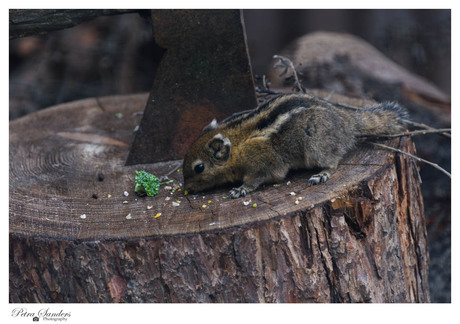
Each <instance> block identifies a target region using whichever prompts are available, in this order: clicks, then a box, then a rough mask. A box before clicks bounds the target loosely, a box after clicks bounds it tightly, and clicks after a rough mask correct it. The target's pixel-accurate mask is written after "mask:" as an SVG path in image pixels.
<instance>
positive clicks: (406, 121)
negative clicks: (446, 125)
mask: <svg viewBox="0 0 460 324" xmlns="http://www.w3.org/2000/svg"><path fill="white" fill-rule="evenodd" d="M403 122H405V123H406V124H408V125H412V126H415V127H419V128H423V129H428V130H434V129H435V128H433V127H431V126H428V125H425V124H422V123H417V122H414V121H411V120H408V119H404V120H403ZM441 134H442V135H444V136H446V137H449V138H451V136H450V134H449V133H441Z"/></svg>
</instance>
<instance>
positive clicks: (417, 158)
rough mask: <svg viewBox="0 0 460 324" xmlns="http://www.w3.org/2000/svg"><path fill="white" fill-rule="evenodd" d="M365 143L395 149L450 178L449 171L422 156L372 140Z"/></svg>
mask: <svg viewBox="0 0 460 324" xmlns="http://www.w3.org/2000/svg"><path fill="white" fill-rule="evenodd" d="M367 143H369V144H372V145H375V146H378V147H382V148H385V149H387V150H391V151H395V152H398V153H401V154H404V155H407V156H410V157H411V158H413V159H415V160H417V161H419V162H423V163H426V164H429V165H431V166H432V167H433V168H435V169H438V170H439V171H441V172H443V173H445V174H446V175H447V176H448V177H449V178H452V176H451V174H450V173H449V172H447V171H446V170H444V169H443V168H441V167H440V166H439V165H437V164H436V163H433V162H430V161H427V160H424V159H422V158H419V157H418V156H415V155H412V154H410V153H407V152H404V151H401V150H400V149H397V148H394V147H391V146H387V145H384V144H380V143H374V142H367Z"/></svg>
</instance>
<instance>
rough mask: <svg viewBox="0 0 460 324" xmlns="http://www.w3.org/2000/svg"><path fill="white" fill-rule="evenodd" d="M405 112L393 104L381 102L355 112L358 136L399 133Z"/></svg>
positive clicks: (402, 125)
mask: <svg viewBox="0 0 460 324" xmlns="http://www.w3.org/2000/svg"><path fill="white" fill-rule="evenodd" d="M408 117H409V114H408V113H407V110H406V109H404V108H402V107H401V106H399V105H398V104H397V103H395V102H383V103H380V104H378V105H377V106H373V107H369V108H363V109H359V110H357V111H356V118H357V125H358V126H357V133H358V136H378V135H390V134H397V133H401V132H402V131H403V130H404V125H405V120H407V119H408Z"/></svg>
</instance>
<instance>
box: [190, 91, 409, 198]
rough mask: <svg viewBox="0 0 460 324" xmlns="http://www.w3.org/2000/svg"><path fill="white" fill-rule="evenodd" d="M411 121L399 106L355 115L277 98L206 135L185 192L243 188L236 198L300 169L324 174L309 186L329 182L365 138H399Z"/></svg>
mask: <svg viewBox="0 0 460 324" xmlns="http://www.w3.org/2000/svg"><path fill="white" fill-rule="evenodd" d="M406 115H407V113H406V112H405V110H404V109H402V108H400V107H399V106H398V105H396V104H395V103H382V104H379V105H376V106H374V107H369V108H364V109H360V110H357V111H356V112H354V111H350V110H346V109H341V108H337V107H335V106H333V105H332V104H330V103H328V102H326V101H324V100H321V99H319V98H316V97H312V96H309V95H301V94H290V95H281V96H278V97H275V98H273V99H271V100H269V101H268V102H266V103H264V104H262V105H261V106H259V107H258V108H256V109H254V110H249V111H244V112H241V113H238V114H235V115H233V116H230V117H229V118H227V119H225V120H223V121H222V122H221V123H220V124H218V123H217V122H216V121H215V120H214V121H212V122H211V123H210V124H209V125H208V126H206V127H205V128H204V129H203V132H202V134H201V135H200V137H199V138H198V139H197V140H196V141H195V142H194V143H193V144H192V145H191V147H190V149H189V151H188V153H187V155H186V156H185V159H184V165H183V171H184V182H185V189H186V190H188V191H189V192H191V193H193V192H200V191H204V190H207V189H211V188H214V187H216V186H220V185H224V184H226V183H240V184H241V186H239V187H237V188H234V189H232V190H231V191H230V196H231V197H232V198H237V197H240V196H244V195H246V194H247V193H248V192H251V191H253V190H255V189H257V188H258V187H259V186H260V185H261V184H263V183H269V182H278V181H281V180H283V179H284V177H285V176H286V174H287V173H288V171H289V170H292V169H299V168H307V169H311V168H322V169H324V170H323V171H321V172H320V173H319V174H316V175H314V176H312V177H311V178H310V179H309V184H318V183H320V182H325V181H326V180H327V179H328V178H329V177H330V175H331V172H333V171H334V170H335V169H336V168H337V165H338V163H339V162H340V160H341V159H342V158H343V156H344V155H345V154H346V153H347V152H348V151H350V150H351V149H353V147H354V146H355V144H356V142H357V140H358V138H359V137H360V136H378V135H385V134H393V133H397V132H400V131H402V130H403V125H404V123H403V119H404V118H406Z"/></svg>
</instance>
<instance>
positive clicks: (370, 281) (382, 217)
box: [9, 94, 430, 303]
mask: <svg viewBox="0 0 460 324" xmlns="http://www.w3.org/2000/svg"><path fill="white" fill-rule="evenodd" d="M147 97H148V95H147V94H142V95H131V96H113V97H106V98H99V99H87V100H82V101H77V102H72V103H68V104H63V105H59V106H56V107H53V108H49V109H46V110H43V111H40V112H37V113H34V114H32V115H29V116H26V117H23V118H21V119H18V120H15V121H13V122H11V123H10V228H9V230H10V234H9V239H10V267H9V269H10V278H9V280H10V297H9V300H10V302H14V303H17V302H21V303H30V302H72V303H76V302H105V303H107V302H429V301H430V297H429V290H428V283H427V278H428V273H427V271H428V263H429V261H428V254H427V242H426V229H425V223H424V217H423V202H422V198H421V193H420V186H419V183H418V179H417V170H416V168H414V164H413V162H412V160H410V159H409V158H407V157H406V156H404V155H399V154H398V155H395V154H394V153H391V152H388V151H385V150H381V149H376V148H374V147H370V146H365V145H360V146H359V147H358V148H357V150H356V151H354V152H352V153H350V154H348V155H347V156H346V158H345V159H344V160H343V161H342V163H341V164H340V165H339V168H338V170H337V172H336V173H334V174H333V175H332V177H331V179H330V180H329V181H328V182H326V183H325V184H321V185H318V186H314V187H307V179H308V178H309V176H310V175H311V174H312V172H310V171H302V172H295V173H292V174H290V175H289V177H288V178H287V179H286V181H285V182H283V183H281V184H278V185H266V186H265V187H263V188H261V189H259V190H257V191H255V192H253V193H251V194H249V195H248V196H247V197H245V198H242V199H236V200H231V199H225V196H226V194H227V190H228V189H220V190H215V191H212V192H207V193H204V194H200V195H184V193H183V191H179V190H176V191H174V192H172V191H168V190H166V189H168V188H166V187H165V186H162V187H161V190H160V193H159V194H158V195H157V196H155V197H137V196H136V195H135V193H134V176H135V173H134V171H135V170H143V169H144V170H146V171H148V172H151V173H153V174H155V175H157V176H158V177H161V176H164V175H169V178H170V179H174V180H175V181H174V183H173V184H171V187H172V188H173V189H174V187H175V185H177V184H180V183H181V182H182V179H183V177H182V174H181V170H180V168H181V161H168V162H159V163H156V164H149V165H136V166H125V165H124V162H125V161H126V158H127V155H128V151H129V145H128V143H131V142H132V139H133V137H134V134H133V129H134V128H135V126H136V125H138V123H139V121H140V118H141V117H140V116H139V114H137V113H136V112H138V111H142V110H143V108H144V107H145V102H146V100H147ZM333 99H334V98H333ZM340 100H344V99H343V98H341V99H340ZM171 135H174V134H171ZM389 144H390V145H393V146H397V147H399V148H401V149H403V150H405V151H408V152H412V153H413V152H414V146H413V144H412V142H411V141H410V139H408V138H401V139H395V140H393V141H391V142H390V143H389ZM178 168H179V170H178ZM175 188H178V187H177V186H176V187H175ZM125 191H126V192H127V193H128V196H126V195H125ZM255 204H256V205H255Z"/></svg>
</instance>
